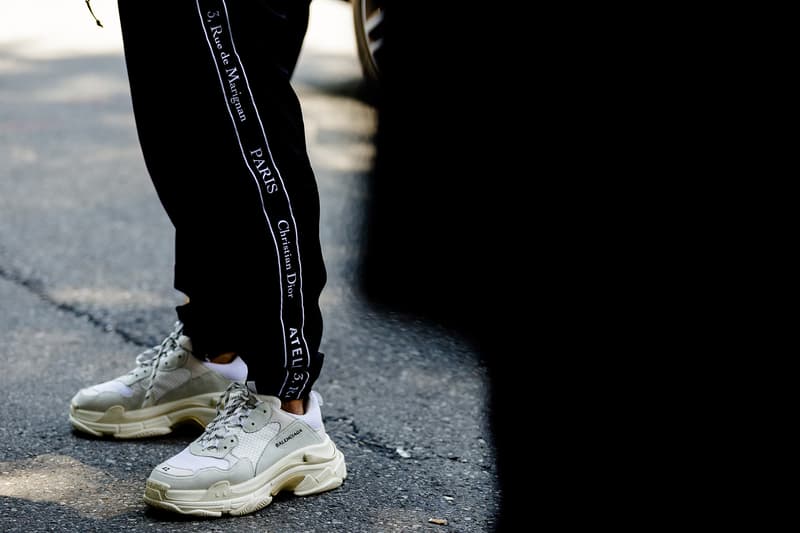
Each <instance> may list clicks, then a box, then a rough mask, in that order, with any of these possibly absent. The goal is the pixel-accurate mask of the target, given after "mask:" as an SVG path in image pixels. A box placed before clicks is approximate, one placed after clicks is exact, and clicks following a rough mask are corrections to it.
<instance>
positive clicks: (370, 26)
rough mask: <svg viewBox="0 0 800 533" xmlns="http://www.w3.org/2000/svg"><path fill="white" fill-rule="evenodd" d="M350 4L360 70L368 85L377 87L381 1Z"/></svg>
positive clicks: (381, 22)
mask: <svg viewBox="0 0 800 533" xmlns="http://www.w3.org/2000/svg"><path fill="white" fill-rule="evenodd" d="M352 3H353V23H354V27H355V34H356V46H357V47H358V59H359V61H360V62H361V70H362V71H363V72H364V77H365V78H366V79H367V80H368V81H369V82H370V83H373V84H376V85H377V84H378V82H379V80H380V68H379V65H380V57H381V52H380V49H381V45H382V44H383V26H382V25H383V1H382V0H352Z"/></svg>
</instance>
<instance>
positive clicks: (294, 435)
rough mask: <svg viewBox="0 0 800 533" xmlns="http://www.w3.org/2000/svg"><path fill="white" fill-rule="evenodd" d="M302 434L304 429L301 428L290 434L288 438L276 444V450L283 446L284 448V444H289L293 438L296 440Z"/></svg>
mask: <svg viewBox="0 0 800 533" xmlns="http://www.w3.org/2000/svg"><path fill="white" fill-rule="evenodd" d="M302 432H303V428H300V429H298V430H296V431H293V432H292V433H290V434H289V435H287V436H286V437H284V438H282V439H281V440H279V441H278V442H276V443H275V447H276V448H280V447H281V446H283V445H284V444H286V443H287V442H289V441H290V440H292V439H293V438H295V437H296V436H298V435H299V434H300V433H302Z"/></svg>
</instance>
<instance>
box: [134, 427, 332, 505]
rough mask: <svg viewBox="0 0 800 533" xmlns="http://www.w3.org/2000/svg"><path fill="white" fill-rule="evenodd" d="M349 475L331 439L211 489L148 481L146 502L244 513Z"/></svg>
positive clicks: (324, 487)
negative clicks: (285, 493) (282, 495)
mask: <svg viewBox="0 0 800 533" xmlns="http://www.w3.org/2000/svg"><path fill="white" fill-rule="evenodd" d="M346 477H347V467H346V466H345V462H344V455H343V454H342V452H340V451H339V450H338V449H337V448H336V445H334V443H333V441H332V440H330V438H327V439H326V440H325V441H324V442H323V443H321V444H316V445H313V446H307V447H305V448H301V449H299V450H296V451H294V452H292V453H291V454H290V455H288V456H286V457H284V458H282V459H281V460H280V461H278V462H277V463H275V464H274V465H272V466H271V467H269V468H268V469H267V470H265V471H264V472H262V473H261V474H259V475H257V476H255V477H254V478H252V479H249V480H247V481H244V482H241V483H238V484H233V485H232V484H230V482H228V481H219V482H217V483H214V484H213V485H212V486H211V487H209V488H208V489H200V490H185V489H184V490H178V489H172V488H171V487H170V486H169V485H168V484H167V483H163V482H160V481H156V480H153V479H149V480H147V485H146V487H145V492H144V501H145V502H146V503H147V504H149V505H152V506H153V507H158V508H161V509H166V510H168V511H172V512H176V513H180V514H185V515H193V516H206V517H220V516H222V515H223V514H230V515H234V516H239V515H244V514H248V513H252V512H255V511H258V510H260V509H263V508H264V507H266V506H267V505H269V504H270V503H271V502H272V497H273V496H275V495H276V494H278V493H279V492H281V491H291V492H293V493H294V494H295V495H296V496H309V495H312V494H318V493H320V492H325V491H328V490H333V489H335V488H337V487H339V486H340V485H341V484H342V483H343V482H344V479H345V478H346Z"/></svg>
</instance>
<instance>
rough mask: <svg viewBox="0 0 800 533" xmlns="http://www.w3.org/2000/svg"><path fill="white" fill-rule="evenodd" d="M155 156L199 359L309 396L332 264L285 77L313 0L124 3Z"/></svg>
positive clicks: (146, 147) (145, 129) (287, 395)
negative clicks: (229, 360) (234, 356)
mask: <svg viewBox="0 0 800 533" xmlns="http://www.w3.org/2000/svg"><path fill="white" fill-rule="evenodd" d="M119 8H120V16H121V19H122V28H123V36H124V42H125V57H126V63H127V66H128V75H129V80H130V86H131V94H132V98H133V105H134V111H135V115H136V123H137V129H138V131H139V137H140V142H141V145H142V149H143V153H144V156H145V161H146V163H147V167H148V170H149V172H150V175H151V177H152V179H153V182H154V184H155V186H156V190H157V191H158V194H159V197H160V199H161V201H162V203H163V205H164V207H165V209H166V210H167V213H168V214H169V216H170V219H171V220H172V222H173V224H174V225H175V228H176V267H175V286H176V288H177V289H178V290H181V291H182V292H184V293H185V294H186V295H187V296H189V298H190V301H189V303H188V304H186V305H184V306H181V307H180V308H179V309H178V312H179V316H180V318H181V320H182V321H183V323H184V324H185V333H186V334H187V335H188V336H189V337H191V339H192V341H193V344H194V349H195V355H197V356H199V357H214V356H216V355H219V354H222V353H227V352H235V353H238V354H240V355H241V356H242V357H243V358H244V359H245V360H246V361H247V364H248V366H249V369H250V377H249V379H253V380H254V381H256V383H257V386H258V390H259V392H261V393H265V394H271V395H275V396H278V397H280V398H281V399H284V400H292V399H302V398H306V397H307V396H308V393H309V392H310V390H311V386H312V384H313V382H314V380H315V379H316V377H317V376H318V374H319V370H320V367H321V363H322V356H321V354H319V344H320V339H321V335H322V319H321V314H320V311H319V305H318V300H319V295H320V292H321V291H322V287H323V285H324V283H325V269H324V264H323V260H322V253H321V249H320V243H319V199H318V193H317V188H316V183H315V180H314V175H313V171H312V169H311V166H310V164H309V161H308V157H307V154H306V148H305V138H304V131H303V122H302V115H301V110H300V106H299V103H298V101H297V97H296V95H295V93H294V91H293V90H292V87H291V85H290V83H289V81H290V76H291V73H292V70H293V69H294V65H295V63H296V61H297V56H298V54H299V50H300V46H301V44H302V40H303V37H304V33H305V29H306V24H307V17H308V2H307V1H303V0H299V1H297V0H295V1H292V2H287V1H285V0H272V1H258V2H256V1H250V0H248V1H242V0H239V1H228V2H222V1H213V2H206V1H202V0H201V1H199V2H185V1H183V2H165V3H162V4H159V5H158V7H157V8H155V7H153V6H152V5H150V4H147V3H141V2H137V1H133V0H120V2H119Z"/></svg>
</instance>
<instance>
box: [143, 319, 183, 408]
mask: <svg viewBox="0 0 800 533" xmlns="http://www.w3.org/2000/svg"><path fill="white" fill-rule="evenodd" d="M182 334H183V322H181V321H180V320H178V321H177V322H175V325H174V326H173V329H172V333H170V334H169V335H167V337H166V338H165V339H164V340H163V341H161V344H157V345H156V346H153V347H152V348H148V349H147V350H145V351H143V352H142V353H140V354H139V355H137V356H136V368H135V369H133V370H131V371H130V374H133V375H136V372H137V371H138V370H139V369H140V368H148V367H151V369H150V376H149V380H148V382H147V387H145V395H144V397H145V398H149V397H150V391H151V390H152V388H153V383H155V380H156V374H157V373H158V364H159V362H161V359H162V358H163V357H164V355H166V354H168V353H170V352H172V351H174V350H175V349H177V348H178V347H179V344H178V338H179V337H180V336H181V335H182Z"/></svg>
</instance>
